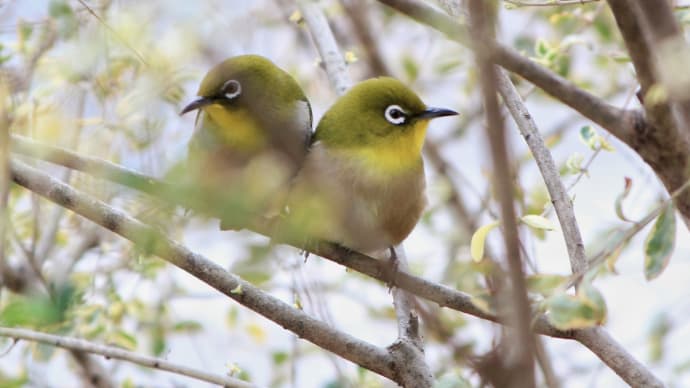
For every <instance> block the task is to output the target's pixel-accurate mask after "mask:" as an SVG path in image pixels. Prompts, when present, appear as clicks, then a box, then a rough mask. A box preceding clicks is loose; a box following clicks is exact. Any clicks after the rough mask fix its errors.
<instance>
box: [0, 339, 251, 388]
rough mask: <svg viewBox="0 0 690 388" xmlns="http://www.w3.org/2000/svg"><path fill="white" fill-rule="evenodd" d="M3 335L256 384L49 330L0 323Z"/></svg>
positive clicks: (239, 387) (241, 386)
mask: <svg viewBox="0 0 690 388" xmlns="http://www.w3.org/2000/svg"><path fill="white" fill-rule="evenodd" d="M0 336H1V337H8V338H14V339H15V340H20V339H23V340H27V341H33V342H39V343H42V344H47V345H52V346H55V347H58V348H63V349H69V350H71V351H73V352H78V353H79V354H86V353H91V354H97V355H101V356H104V357H105V358H114V359H117V360H122V361H127V362H131V363H134V364H137V365H141V366H145V367H148V368H156V369H160V370H164V371H168V372H172V373H177V374H179V375H182V376H187V377H191V378H193V379H196V380H200V381H206V382H208V383H212V384H218V385H220V386H223V387H227V388H255V387H256V385H254V384H249V383H248V382H246V381H242V380H238V379H235V378H232V377H227V376H219V375H215V374H212V373H208V372H204V371H201V370H197V369H194V368H189V367H187V366H184V365H179V364H175V363H172V362H169V361H166V360H163V359H161V358H155V357H148V356H142V355H140V354H137V353H134V352H129V351H127V350H123V349H119V348H115V347H112V346H105V345H99V344H95V343H93V342H89V341H86V340H83V339H79V338H72V337H64V336H58V335H52V334H47V333H40V332H37V331H32V330H26V329H14V328H9V327H0Z"/></svg>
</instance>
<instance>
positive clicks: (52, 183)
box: [11, 161, 395, 379]
mask: <svg viewBox="0 0 690 388" xmlns="http://www.w3.org/2000/svg"><path fill="white" fill-rule="evenodd" d="M11 170H12V177H13V179H14V181H15V182H16V183H17V184H19V185H21V186H24V187H26V188H27V189H29V190H31V191H33V192H35V193H37V194H39V195H41V196H43V197H46V198H48V199H49V200H51V201H53V202H55V203H56V204H58V205H60V206H63V207H65V208H67V209H70V210H72V211H74V212H76V213H77V214H79V215H81V216H83V217H85V218H87V219H89V220H91V221H93V222H95V223H97V224H99V225H101V226H103V227H104V228H106V229H109V230H110V231H112V232H114V233H116V234H119V235H120V236H122V237H124V238H126V239H128V240H130V241H132V242H134V243H135V244H137V245H139V246H140V248H141V249H143V250H145V251H148V252H150V253H152V254H155V255H157V256H159V257H161V258H162V259H164V260H166V261H168V262H170V263H172V264H173V265H175V266H177V267H179V268H181V269H183V270H185V271H186V272H188V273H190V274H191V275H193V276H195V277H196V278H198V279H200V280H201V281H203V282H204V283H206V284H208V285H210V286H211V287H213V288H215V289H216V290H218V291H220V292H221V293H223V294H225V295H226V296H228V297H230V298H232V299H234V300H235V301H237V302H238V303H240V304H242V305H244V306H246V307H248V308H250V309H252V310H254V311H256V312H257V313H259V314H261V315H263V316H264V317H266V318H268V319H270V320H272V321H274V322H276V323H278V324H279V325H281V326H283V327H284V328H286V329H288V330H290V331H292V332H293V333H295V334H297V335H298V336H299V337H301V338H304V339H306V340H308V341H310V342H312V343H314V344H315V345H317V346H320V347H322V348H324V349H327V350H329V351H330V352H333V353H335V354H338V355H339V356H341V357H342V358H344V359H347V360H350V361H352V362H354V363H356V364H358V365H360V366H362V367H364V368H366V369H369V370H371V371H373V372H376V373H378V374H380V375H382V376H385V377H388V378H390V379H394V377H395V373H394V368H393V366H392V363H393V360H392V359H391V357H390V355H389V354H388V352H386V351H385V350H383V349H381V348H379V347H376V346H374V345H371V344H369V343H367V342H364V341H361V340H359V339H357V338H355V337H352V336H350V335H349V334H347V333H344V332H341V331H338V330H336V329H334V328H332V327H330V326H328V325H326V324H324V323H323V322H320V321H318V320H316V319H314V318H312V317H311V316H309V315H307V314H306V313H304V312H302V311H301V310H298V309H296V308H294V307H292V306H290V305H289V304H287V303H285V302H283V301H281V300H279V299H277V298H275V297H273V296H271V295H269V294H267V293H265V292H263V291H261V290H260V289H259V288H257V287H255V286H254V285H252V284H251V283H248V282H246V281H244V280H242V279H241V278H239V277H238V276H235V275H233V274H230V273H229V272H227V271H226V270H225V269H224V268H223V267H221V266H219V265H217V264H215V263H213V262H212V261H210V260H208V259H206V258H205V257H203V256H201V255H199V254H196V253H194V252H191V251H190V250H188V249H187V248H186V247H184V246H182V245H180V244H179V243H177V242H175V241H173V240H171V239H169V238H168V237H166V236H164V235H163V234H162V233H160V232H159V231H158V230H157V229H155V228H153V227H151V226H149V225H146V224H144V223H142V222H140V221H138V220H136V219H133V218H131V217H129V216H127V215H126V214H124V213H122V212H120V211H117V210H115V209H113V208H111V207H110V206H108V205H106V204H105V203H103V202H101V201H99V200H96V199H94V198H91V197H89V196H88V195H86V194H83V193H81V192H79V191H77V190H75V189H73V188H72V187H70V186H69V185H66V184H64V183H62V182H60V181H58V180H55V179H53V178H51V177H49V176H48V175H45V174H43V173H41V172H39V171H37V170H35V169H33V168H31V167H28V166H26V165H23V164H22V163H19V162H16V161H13V162H12V163H11Z"/></svg>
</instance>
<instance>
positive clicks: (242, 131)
mask: <svg viewBox="0 0 690 388" xmlns="http://www.w3.org/2000/svg"><path fill="white" fill-rule="evenodd" d="M203 109H204V112H205V113H206V114H207V115H208V116H209V117H208V118H209V119H210V121H211V123H210V124H211V125H213V126H215V127H216V128H215V129H216V131H217V135H218V136H219V137H220V138H221V139H222V140H223V141H225V142H226V144H228V145H232V146H234V147H237V148H239V149H241V150H242V151H244V152H253V151H259V150H260V149H261V148H263V147H264V146H265V145H266V142H267V138H266V133H265V131H263V130H262V129H261V127H260V126H259V123H257V121H256V120H255V119H254V118H253V117H252V115H251V114H250V113H249V111H247V110H246V109H235V110H229V109H226V108H225V107H223V106H220V105H215V104H214V105H209V106H206V107H204V108H203Z"/></svg>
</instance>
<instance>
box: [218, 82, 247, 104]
mask: <svg viewBox="0 0 690 388" xmlns="http://www.w3.org/2000/svg"><path fill="white" fill-rule="evenodd" d="M221 92H222V93H223V97H225V98H227V99H228V100H232V99H233V98H235V97H237V96H239V95H240V93H242V85H240V83H239V82H238V81H236V80H234V79H231V80H229V81H227V82H225V83H224V84H223V89H221Z"/></svg>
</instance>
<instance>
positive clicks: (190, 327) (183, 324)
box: [172, 320, 202, 333]
mask: <svg viewBox="0 0 690 388" xmlns="http://www.w3.org/2000/svg"><path fill="white" fill-rule="evenodd" d="M172 329H173V331H185V332H188V333H196V332H199V331H201V329H202V326H201V323H199V322H197V321H191V320H185V321H179V322H177V323H175V325H173V327H172Z"/></svg>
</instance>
